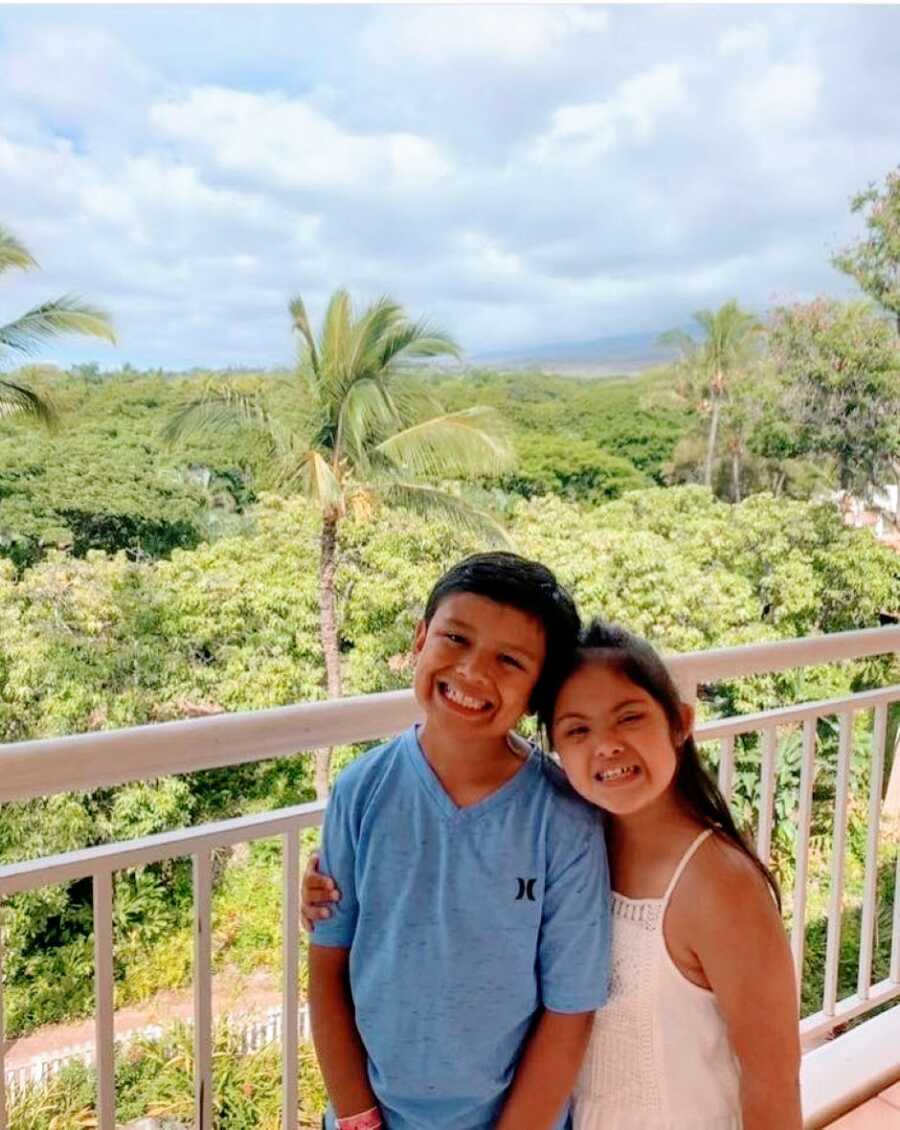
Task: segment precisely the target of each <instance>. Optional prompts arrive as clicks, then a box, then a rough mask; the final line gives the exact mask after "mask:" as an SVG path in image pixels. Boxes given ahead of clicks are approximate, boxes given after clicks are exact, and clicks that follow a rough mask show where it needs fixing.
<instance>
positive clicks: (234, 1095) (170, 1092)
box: [9, 1024, 325, 1130]
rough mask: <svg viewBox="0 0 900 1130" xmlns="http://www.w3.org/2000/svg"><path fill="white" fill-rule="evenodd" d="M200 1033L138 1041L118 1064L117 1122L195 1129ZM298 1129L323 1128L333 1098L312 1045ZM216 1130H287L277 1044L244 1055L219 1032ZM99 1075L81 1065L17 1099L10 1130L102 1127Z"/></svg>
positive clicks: (304, 1066)
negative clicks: (155, 1121) (160, 1122)
mask: <svg viewBox="0 0 900 1130" xmlns="http://www.w3.org/2000/svg"><path fill="white" fill-rule="evenodd" d="M193 1064H194V1059H193V1034H192V1032H191V1030H190V1028H188V1027H186V1026H185V1025H177V1026H176V1027H174V1028H173V1029H172V1031H170V1032H167V1033H166V1035H165V1037H162V1038H150V1037H141V1038H136V1039H133V1040H130V1041H129V1042H128V1043H127V1044H126V1045H125V1046H124V1047H123V1048H121V1049H120V1050H119V1053H118V1055H117V1057H116V1083H117V1088H116V1091H117V1115H118V1118H120V1119H122V1120H125V1119H127V1120H128V1121H129V1123H130V1122H131V1121H132V1120H133V1119H139V1118H143V1117H145V1116H148V1115H149V1116H155V1117H157V1118H160V1119H164V1120H166V1121H168V1120H169V1119H171V1120H172V1123H173V1125H174V1124H178V1125H184V1124H185V1123H189V1122H190V1120H191V1118H192V1117H193V1110H194V1081H193ZM297 1076H298V1088H297V1092H298V1099H299V1111H298V1121H297V1126H298V1130H307V1128H312V1127H318V1126H320V1125H321V1113H322V1110H323V1109H324V1106H325V1092H324V1088H323V1086H322V1081H321V1076H320V1075H319V1072H318V1068H317V1066H316V1062H315V1056H314V1054H313V1051H312V1048H311V1046H310V1045H302V1046H301V1047H300V1050H299V1055H298V1059H297ZM213 1086H214V1096H213V1102H214V1109H213V1119H214V1125H215V1127H216V1130H281V1127H282V1120H281V1055H280V1051H279V1048H278V1045H277V1044H267V1045H265V1046H264V1047H263V1048H260V1049H259V1051H254V1052H250V1053H249V1054H248V1053H244V1052H242V1050H241V1047H240V1044H239V1042H238V1039H237V1036H236V1034H235V1033H234V1032H233V1031H232V1030H231V1029H229V1028H228V1027H227V1025H225V1024H220V1025H218V1026H217V1028H216V1030H215V1034H214V1043H213ZM94 1093H95V1076H94V1072H93V1070H92V1069H91V1068H88V1067H85V1066H82V1065H81V1064H78V1063H76V1064H73V1065H72V1066H69V1067H66V1068H65V1069H64V1070H63V1071H62V1072H61V1073H60V1074H59V1075H58V1076H57V1077H56V1078H55V1079H54V1080H53V1081H52V1082H50V1083H49V1084H46V1085H36V1086H31V1087H28V1088H27V1089H26V1090H25V1091H24V1092H22V1093H20V1094H17V1095H16V1096H15V1098H14V1099H13V1101H12V1103H11V1109H10V1112H9V1130H48V1127H49V1128H50V1130H86V1128H87V1127H92V1126H96V1125H97V1123H96V1109H95V1105H94V1103H95V1100H94Z"/></svg>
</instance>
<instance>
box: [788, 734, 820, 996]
mask: <svg viewBox="0 0 900 1130" xmlns="http://www.w3.org/2000/svg"><path fill="white" fill-rule="evenodd" d="M816 722H817V719H816V718H807V719H806V721H805V722H804V723H803V756H802V760H801V763H800V811H799V813H798V816H797V821H798V827H797V856H796V859H795V861H794V906H793V921H792V922H791V953H792V954H793V956H794V973H795V976H796V978H797V1000H798V1002H799V1000H800V992H801V987H802V984H803V955H804V949H805V945H806V888H807V883H808V882H809V827H810V821H811V820H812V793H813V780H814V779H815V775H816Z"/></svg>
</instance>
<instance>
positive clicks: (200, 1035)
mask: <svg viewBox="0 0 900 1130" xmlns="http://www.w3.org/2000/svg"><path fill="white" fill-rule="evenodd" d="M193 863H194V1121H195V1125H196V1128H197V1130H212V1105H213V1095H212V937H211V934H212V920H211V914H210V888H211V885H212V879H211V866H210V853H209V850H208V849H207V850H204V851H202V852H199V853H198V854H197V855H195V856H194V857H193Z"/></svg>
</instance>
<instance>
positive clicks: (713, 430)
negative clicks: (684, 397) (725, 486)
mask: <svg viewBox="0 0 900 1130" xmlns="http://www.w3.org/2000/svg"><path fill="white" fill-rule="evenodd" d="M721 411H722V404H721V401H720V400H719V399H718V397H715V398H714V399H713V408H712V418H711V419H710V421H709V440H708V441H707V444H706V466H705V467H704V468H703V485H704V486H705V487H710V488H712V473H713V460H714V459H715V454H716V436H717V434H718V431H719V414H720V413H721Z"/></svg>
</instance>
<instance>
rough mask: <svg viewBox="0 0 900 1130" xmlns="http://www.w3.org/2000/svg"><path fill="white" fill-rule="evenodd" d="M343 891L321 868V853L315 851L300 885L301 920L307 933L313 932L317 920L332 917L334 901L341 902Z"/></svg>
mask: <svg viewBox="0 0 900 1130" xmlns="http://www.w3.org/2000/svg"><path fill="white" fill-rule="evenodd" d="M340 897H341V892H340V891H339V890H338V888H337V886H336V885H335V882H334V879H332V878H331V876H330V875H323V874H322V872H321V871H320V870H319V853H318V852H313V854H312V855H311V856H310V857H309V860H308V862H307V864H306V870H305V871H304V872H303V882H302V883H301V886H300V921H301V922H302V923H303V927H304V929H305V930H306V931H307V933H310V934H311V933H313V932H314V930H315V928H316V922H317V921H321V920H322V919H323V918H330V917H331V907H330V906H329V905H328V904H329V903H332V902H339V901H340Z"/></svg>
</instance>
